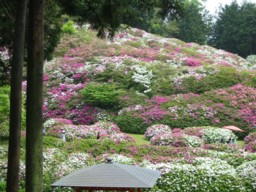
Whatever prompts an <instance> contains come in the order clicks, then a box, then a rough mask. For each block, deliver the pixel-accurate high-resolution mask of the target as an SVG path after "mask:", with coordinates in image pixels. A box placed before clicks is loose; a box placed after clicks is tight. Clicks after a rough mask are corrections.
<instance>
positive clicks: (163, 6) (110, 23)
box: [60, 0, 182, 37]
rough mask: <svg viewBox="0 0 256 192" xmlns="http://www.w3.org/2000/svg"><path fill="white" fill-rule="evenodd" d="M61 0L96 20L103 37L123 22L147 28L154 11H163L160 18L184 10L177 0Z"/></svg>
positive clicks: (84, 18)
mask: <svg viewBox="0 0 256 192" xmlns="http://www.w3.org/2000/svg"><path fill="white" fill-rule="evenodd" d="M60 3H61V5H62V7H64V8H65V12H66V13H68V14H70V15H72V16H79V19H80V20H81V21H83V22H85V21H87V22H89V23H91V24H93V25H92V27H93V28H94V29H96V30H97V31H98V36H100V37H105V36H106V31H108V32H109V33H108V35H109V36H113V35H114V33H115V31H116V30H117V29H118V28H119V27H120V25H121V23H123V24H127V25H130V26H133V27H138V28H143V29H145V28H147V27H148V26H149V22H148V20H149V18H153V16H154V14H159V15H160V18H161V17H162V18H169V17H177V16H178V15H180V14H181V12H182V3H181V2H180V1H177V0H170V1H169V0H168V1H166V0H160V1H155V0H148V1H143V2H140V1H137V0H131V1H107V0H89V1H80V0H75V1H69V0H61V1H60ZM158 17H159V16H158Z"/></svg>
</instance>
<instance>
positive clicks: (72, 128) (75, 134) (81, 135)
mask: <svg viewBox="0 0 256 192" xmlns="http://www.w3.org/2000/svg"><path fill="white" fill-rule="evenodd" d="M47 135H49V136H54V137H63V135H65V139H66V140H67V141H73V140H76V139H89V138H90V139H96V138H97V139H99V138H102V137H105V136H107V135H108V133H107V131H106V130H105V129H103V128H98V127H92V126H88V125H62V126H61V127H58V126H56V127H51V128H49V129H48V131H47Z"/></svg>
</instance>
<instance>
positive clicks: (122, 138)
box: [107, 133, 135, 143]
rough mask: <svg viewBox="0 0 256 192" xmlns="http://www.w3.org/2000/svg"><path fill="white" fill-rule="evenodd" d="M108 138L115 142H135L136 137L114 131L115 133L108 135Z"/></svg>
mask: <svg viewBox="0 0 256 192" xmlns="http://www.w3.org/2000/svg"><path fill="white" fill-rule="evenodd" d="M107 138H109V139H110V140H112V141H114V142H115V143H120V142H132V143H135V139H134V138H133V137H132V136H130V135H128V134H125V133H114V134H111V135H108V136H107Z"/></svg>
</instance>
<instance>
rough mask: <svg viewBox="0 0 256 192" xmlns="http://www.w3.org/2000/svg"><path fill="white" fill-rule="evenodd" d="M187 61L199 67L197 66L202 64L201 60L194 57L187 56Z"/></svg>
mask: <svg viewBox="0 0 256 192" xmlns="http://www.w3.org/2000/svg"><path fill="white" fill-rule="evenodd" d="M186 63H187V65H188V66H190V67H197V66H200V65H202V64H201V62H200V61H198V60H196V59H194V58H187V59H186Z"/></svg>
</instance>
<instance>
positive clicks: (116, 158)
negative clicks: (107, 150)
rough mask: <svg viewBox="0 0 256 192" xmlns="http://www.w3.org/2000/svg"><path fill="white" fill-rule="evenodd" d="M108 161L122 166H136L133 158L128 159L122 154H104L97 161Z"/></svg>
mask: <svg viewBox="0 0 256 192" xmlns="http://www.w3.org/2000/svg"><path fill="white" fill-rule="evenodd" d="M107 159H111V160H112V162H113V163H121V164H129V165H132V164H135V161H134V160H133V159H132V158H131V157H127V156H125V155H122V154H103V155H102V156H100V157H98V158H97V160H98V161H100V162H105V161H106V160H107Z"/></svg>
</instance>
